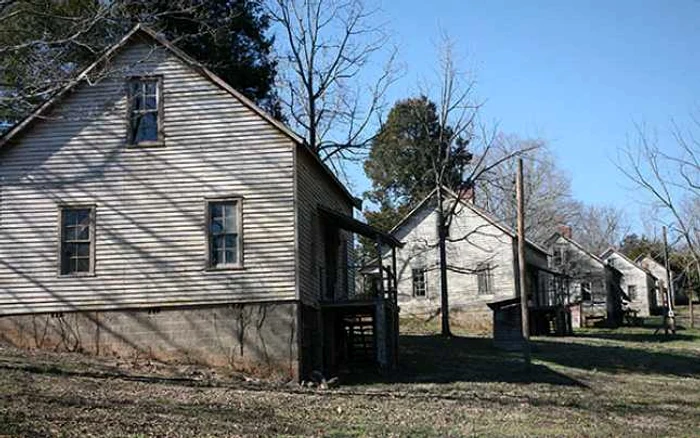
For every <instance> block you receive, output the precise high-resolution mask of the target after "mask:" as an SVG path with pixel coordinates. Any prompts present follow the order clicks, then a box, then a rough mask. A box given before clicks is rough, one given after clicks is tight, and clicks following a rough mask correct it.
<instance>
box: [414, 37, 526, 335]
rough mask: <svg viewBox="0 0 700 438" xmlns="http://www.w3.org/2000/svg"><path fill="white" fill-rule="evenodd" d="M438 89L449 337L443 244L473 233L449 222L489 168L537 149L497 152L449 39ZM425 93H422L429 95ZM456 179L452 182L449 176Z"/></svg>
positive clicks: (437, 173) (435, 173)
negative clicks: (454, 230)
mask: <svg viewBox="0 0 700 438" xmlns="http://www.w3.org/2000/svg"><path fill="white" fill-rule="evenodd" d="M439 54H440V56H439V64H438V65H439V71H438V84H436V85H434V87H433V89H436V90H438V97H437V99H435V101H436V103H437V109H438V119H439V120H438V123H439V133H438V143H439V145H440V148H439V151H438V153H437V154H435V156H434V159H433V165H432V173H431V175H427V176H426V177H427V178H429V179H432V180H433V181H434V184H435V189H436V194H437V206H436V212H437V231H438V242H437V247H438V254H439V256H438V257H439V258H438V260H439V269H440V305H441V313H442V330H441V332H442V335H443V336H450V335H451V331H450V319H449V287H448V284H447V272H448V270H449V269H450V267H449V261H448V254H447V242H457V241H460V240H465V239H468V238H469V237H470V235H471V234H472V233H473V232H474V231H475V230H469V231H468V232H467V233H466V234H464V235H450V234H449V229H450V225H451V223H452V221H453V220H454V218H455V217H457V216H458V215H459V214H460V213H461V211H462V209H463V208H464V204H463V202H462V201H464V200H465V197H466V196H468V195H467V193H473V192H474V188H475V187H476V186H477V184H479V182H480V181H481V180H482V178H484V177H485V176H486V175H488V174H489V172H491V171H493V169H495V168H497V167H499V166H500V165H502V164H503V163H506V162H508V161H510V160H512V158H514V157H517V156H520V155H522V154H523V153H525V152H528V151H531V150H534V149H536V148H537V146H536V145H530V146H527V147H525V148H523V149H516V150H510V151H501V150H498V148H496V147H495V141H494V140H495V138H496V134H495V132H496V129H495V128H493V129H489V128H488V127H487V126H486V125H485V124H483V123H480V122H479V117H478V116H479V110H480V108H481V103H480V102H478V101H477V99H476V98H475V93H474V88H475V84H476V82H475V80H474V77H473V75H471V74H469V73H468V72H466V71H463V70H461V69H460V68H459V66H458V63H457V61H456V59H455V52H454V43H453V41H451V40H450V39H449V37H446V36H445V37H443V39H442V43H441V47H440V52H439ZM429 91H430V89H426V90H424V94H426V95H429ZM455 173H456V174H458V175H459V176H460V181H459V182H457V183H455V182H454V181H453V176H454V174H455ZM447 188H454V189H456V190H457V193H456V194H457V199H454V198H453V197H451V196H450V195H449V193H448V190H447Z"/></svg>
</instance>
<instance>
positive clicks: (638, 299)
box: [600, 248, 657, 316]
mask: <svg viewBox="0 0 700 438" xmlns="http://www.w3.org/2000/svg"><path fill="white" fill-rule="evenodd" d="M600 258H601V259H602V260H603V261H604V262H605V263H607V264H608V265H610V266H612V267H614V268H615V269H617V270H618V271H620V272H621V273H622V277H621V279H620V288H621V289H622V292H623V293H624V298H625V301H626V302H627V303H628V304H627V305H628V306H629V308H630V309H633V310H635V311H637V312H638V315H639V316H649V315H651V314H652V313H653V312H654V311H655V309H656V307H657V301H656V282H657V280H656V278H655V277H654V275H652V273H651V272H649V271H648V270H646V269H645V268H643V267H642V266H640V265H638V264H636V263H635V262H633V261H632V260H630V259H629V258H628V257H627V256H625V255H624V254H622V253H621V252H619V251H617V250H616V249H615V248H608V249H607V250H606V251H605V252H604V253H603V254H601V256H600Z"/></svg>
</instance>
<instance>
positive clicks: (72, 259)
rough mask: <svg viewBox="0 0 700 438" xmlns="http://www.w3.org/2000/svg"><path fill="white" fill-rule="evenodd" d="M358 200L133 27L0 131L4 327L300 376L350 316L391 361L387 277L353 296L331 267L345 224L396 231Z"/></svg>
mask: <svg viewBox="0 0 700 438" xmlns="http://www.w3.org/2000/svg"><path fill="white" fill-rule="evenodd" d="M359 207H360V201H359V200H357V199H356V198H355V197H353V196H352V195H351V194H350V193H349V192H348V190H347V189H346V188H345V187H344V186H343V184H341V183H340V182H339V181H338V179H336V177H335V176H334V175H333V173H332V172H331V171H330V170H329V169H328V168H327V167H326V166H325V165H324V164H323V163H322V162H321V161H320V160H319V159H318V158H317V157H316V155H315V154H314V153H313V152H312V151H311V150H310V149H309V148H308V147H307V146H306V145H305V144H304V141H303V140H302V139H301V138H300V137H299V136H297V135H296V134H295V133H293V132H292V131H290V130H289V129H288V128H286V127H285V126H284V125H282V124H281V123H280V122H278V121H276V120H274V119H272V118H271V117H270V116H268V115H267V114H265V113H264V112H263V111H262V110H261V109H260V108H258V107H257V106H256V105H254V104H253V103H252V102H250V101H249V100H248V99H246V98H245V97H243V96H242V95H241V94H240V93H239V92H237V91H236V90H234V89H232V88H231V87H230V86H229V85H227V84H226V83H224V82H223V81H222V80H221V79H220V78H218V77H217V76H216V75H214V74H213V73H211V72H210V71H209V70H207V69H206V68H204V67H202V66H201V65H200V64H198V63H197V62H196V61H194V60H193V59H191V58H190V57H189V56H187V55H186V54H184V53H182V52H181V51H180V50H178V49H177V48H175V47H173V46H172V45H171V44H169V43H168V42H167V41H165V40H163V39H162V38H160V37H159V36H158V35H156V34H155V33H153V32H152V31H150V30H148V29H146V28H143V27H141V26H137V27H136V28H134V29H133V30H132V31H131V32H129V33H128V34H127V35H126V36H125V37H124V38H123V39H122V40H121V41H120V42H119V43H118V44H116V45H115V46H114V47H112V48H111V49H110V50H109V51H107V52H106V53H105V54H104V56H102V57H101V58H100V59H99V60H98V61H97V62H95V63H94V64H93V65H92V66H90V67H89V68H88V69H86V70H85V71H83V72H82V73H81V74H80V75H79V76H78V77H77V79H76V80H75V81H73V82H72V83H71V84H69V85H68V86H67V87H66V88H65V89H63V90H62V91H60V92H59V93H58V94H57V95H55V96H54V97H53V98H52V99H50V100H49V101H47V102H46V103H44V104H43V105H41V106H40V107H38V109H37V110H36V111H34V112H33V113H32V114H31V115H30V116H29V117H27V118H26V119H24V120H22V121H21V122H20V123H18V124H17V125H16V126H14V127H13V128H12V129H10V130H9V131H8V132H6V134H5V135H4V136H3V137H2V138H0V336H1V337H2V339H4V340H5V341H9V342H13V343H15V344H18V345H23V346H27V347H32V348H41V347H50V348H62V349H68V350H76V351H86V352H94V353H98V354H115V355H131V356H133V355H141V356H149V357H154V358H157V359H163V360H177V361H186V362H195V363H206V364H213V365H229V366H233V367H234V368H237V369H242V370H248V371H260V372H265V373H278V374H283V375H290V376H294V377H299V376H303V375H304V374H308V373H309V372H310V371H311V370H315V369H317V370H321V369H324V368H325V369H329V368H330V367H332V366H337V365H338V362H339V361H342V360H344V359H346V358H347V350H348V348H349V347H348V345H349V343H348V340H347V337H348V333H349V332H350V331H351V329H352V328H353V321H354V320H355V319H357V318H361V319H364V320H365V325H368V326H369V327H368V328H367V330H366V331H365V332H366V333H364V335H363V341H364V342H365V344H369V345H370V347H369V350H368V354H369V356H370V360H372V361H374V363H376V364H378V365H379V366H381V367H391V366H392V365H393V364H395V362H396V342H395V337H394V334H395V333H396V330H395V328H396V325H397V321H396V302H395V298H392V297H395V295H394V294H393V291H392V289H391V288H390V286H391V285H392V284H395V281H393V280H392V277H391V276H390V275H387V276H386V277H385V279H384V280H385V283H386V285H387V286H386V287H385V288H383V290H382V295H381V296H379V295H373V296H367V295H358V293H357V292H358V291H356V290H355V288H354V286H353V283H354V282H353V281H352V280H351V279H349V278H348V277H347V276H344V275H342V274H339V273H342V272H344V267H345V266H346V265H348V264H349V263H351V262H350V260H349V257H348V254H351V252H352V251H351V250H352V247H353V242H354V239H353V235H354V234H355V233H360V234H363V235H366V236H368V237H370V238H372V239H374V240H376V241H377V242H379V243H380V244H381V245H385V246H387V245H388V246H389V247H390V246H392V245H395V244H396V243H397V242H396V240H395V239H393V238H392V237H391V236H388V235H386V234H382V233H379V232H377V231H376V230H374V229H372V228H371V227H368V226H367V225H365V224H362V223H360V222H358V221H356V220H354V219H353V218H352V216H353V209H354V208H359ZM386 272H389V273H390V272H395V270H393V271H392V270H389V269H387V270H386ZM392 281H393V282H392ZM358 315H359V316H358ZM367 321H368V322H367Z"/></svg>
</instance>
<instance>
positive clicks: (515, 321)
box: [487, 297, 523, 351]
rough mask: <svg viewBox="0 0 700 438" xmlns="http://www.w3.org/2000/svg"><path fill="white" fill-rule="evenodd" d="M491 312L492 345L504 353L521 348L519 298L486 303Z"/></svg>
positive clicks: (521, 334)
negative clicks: (504, 351)
mask: <svg viewBox="0 0 700 438" xmlns="http://www.w3.org/2000/svg"><path fill="white" fill-rule="evenodd" d="M487 305H488V306H489V308H490V309H491V310H492V311H493V344H494V345H495V346H496V348H499V349H502V350H506V351H520V350H522V348H523V332H522V322H521V316H520V297H516V298H508V299H505V300H500V301H494V302H492V303H487Z"/></svg>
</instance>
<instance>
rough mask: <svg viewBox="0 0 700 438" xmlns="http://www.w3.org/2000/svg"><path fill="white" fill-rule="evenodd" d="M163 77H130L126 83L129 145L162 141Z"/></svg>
mask: <svg viewBox="0 0 700 438" xmlns="http://www.w3.org/2000/svg"><path fill="white" fill-rule="evenodd" d="M162 90H163V78H162V77H155V76H154V77H143V78H132V79H130V80H129V84H128V92H127V97H128V106H129V113H128V117H129V120H128V122H129V128H128V132H127V141H128V143H129V144H130V145H149V144H151V145H152V144H159V143H161V142H162V141H163V132H162V131H163V130H162V125H163V99H162V94H163V92H162Z"/></svg>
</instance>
